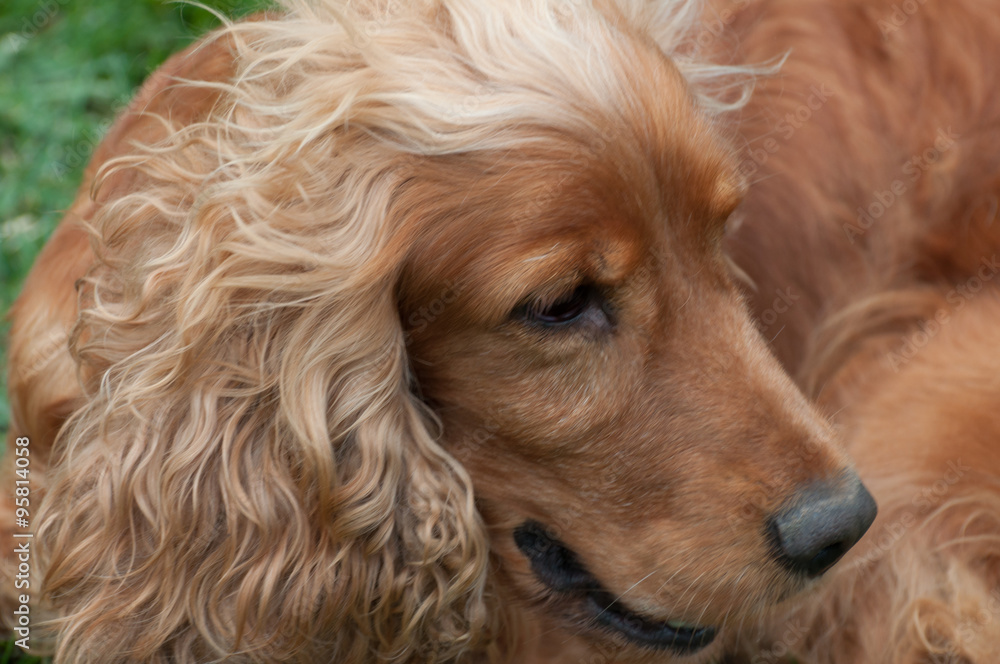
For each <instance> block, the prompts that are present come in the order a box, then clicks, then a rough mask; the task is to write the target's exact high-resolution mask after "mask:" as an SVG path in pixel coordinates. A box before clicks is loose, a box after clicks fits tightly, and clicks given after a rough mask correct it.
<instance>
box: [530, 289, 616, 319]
mask: <svg viewBox="0 0 1000 664" xmlns="http://www.w3.org/2000/svg"><path fill="white" fill-rule="evenodd" d="M521 312H522V316H523V317H524V318H525V320H527V321H529V322H532V323H538V324H541V325H544V326H546V327H553V326H563V325H569V324H572V323H575V322H577V321H580V320H582V319H584V318H586V317H588V315H589V314H594V315H596V316H599V317H600V318H601V319H603V321H604V322H607V316H606V314H605V312H604V310H603V299H602V298H601V296H600V294H599V293H598V291H597V289H596V288H594V287H593V286H590V285H586V284H585V285H582V286H577V287H576V288H575V289H574V290H573V291H571V292H569V293H567V294H565V295H563V296H561V297H559V298H557V299H556V300H555V301H552V302H534V303H531V304H528V305H526V306H525V307H523V308H522V310H521Z"/></svg>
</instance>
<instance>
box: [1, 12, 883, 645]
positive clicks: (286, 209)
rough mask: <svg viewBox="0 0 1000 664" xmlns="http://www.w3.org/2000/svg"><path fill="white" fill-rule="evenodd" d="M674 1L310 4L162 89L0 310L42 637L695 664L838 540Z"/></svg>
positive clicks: (712, 75)
mask: <svg viewBox="0 0 1000 664" xmlns="http://www.w3.org/2000/svg"><path fill="white" fill-rule="evenodd" d="M775 4H777V3H775ZM661 5H662V6H661V9H660V11H654V8H653V6H652V5H646V4H644V3H640V2H621V3H617V2H598V3H594V5H593V6H591V5H589V4H588V3H574V2H566V3H555V2H553V3H547V2H541V1H540V0H539V1H534V2H528V1H525V2H511V3H498V6H496V7H493V6H492V3H481V2H460V1H458V0H454V1H449V2H442V3H436V2H433V3H431V2H429V3H425V4H419V6H417V5H415V6H414V7H400V6H397V5H392V6H382V4H381V3H374V2H373V3H371V4H370V5H366V6H365V7H364V8H362V9H360V10H357V13H356V15H355V14H354V12H355V10H354V9H351V8H350V7H344V8H343V11H344V12H346V14H347V16H346V19H345V18H344V17H343V16H341V15H339V14H338V13H337V12H334V11H333V10H332V9H331V8H330V7H328V6H326V5H325V4H323V3H320V4H318V5H316V6H314V7H312V8H310V7H307V6H299V5H296V6H295V7H293V8H292V12H291V14H290V18H285V17H282V18H278V17H277V16H275V17H273V18H272V19H265V20H260V21H257V22H250V23H246V24H242V25H240V26H236V27H233V28H230V29H229V30H228V31H227V32H225V33H224V34H223V35H222V36H217V37H215V38H212V39H209V40H207V41H206V42H204V43H203V44H201V45H199V46H197V47H194V48H192V49H189V50H188V51H187V52H186V53H184V54H181V55H179V56H176V57H175V58H173V59H172V60H171V61H170V62H168V63H167V64H166V65H165V66H164V67H163V69H161V70H160V72H159V73H158V74H156V75H155V76H154V77H153V78H152V79H151V80H150V81H149V82H148V83H147V85H146V86H145V87H144V89H143V91H142V92H141V93H140V94H139V96H138V97H137V99H136V101H135V102H133V104H132V105H131V106H130V108H129V110H128V111H127V112H126V113H125V114H124V115H123V117H122V118H121V119H120V120H119V121H118V123H117V124H116V126H115V127H114V128H113V129H112V130H111V132H110V134H109V136H108V138H107V139H106V141H105V143H104V144H103V145H102V146H101V148H99V150H98V152H97V154H96V155H95V157H94V161H93V163H92V164H91V166H90V167H89V169H88V172H87V181H86V182H85V183H84V187H83V188H82V190H81V195H80V197H79V198H78V200H77V201H76V203H75V204H74V206H73V208H72V209H71V210H70V212H69V213H68V214H67V217H66V219H65V221H64V222H63V224H62V225H61V226H60V228H59V229H58V230H57V233H56V235H55V236H54V237H53V239H52V240H51V242H50V243H49V245H48V246H47V247H46V249H45V250H44V252H43V254H42V255H41V256H40V257H39V260H38V263H37V264H36V266H35V268H34V270H33V272H32V274H31V276H30V277H29V280H28V283H27V284H26V286H25V290H24V293H23V295H22V297H21V298H20V299H19V301H18V303H17V305H16V306H15V308H14V310H13V312H12V316H13V329H12V337H11V358H10V365H11V381H10V385H11V402H12V407H13V414H14V426H13V429H12V432H11V441H12V442H13V441H14V440H15V438H16V437H27V438H29V439H30V440H31V443H30V449H31V454H32V457H31V458H32V479H33V480H34V481H35V494H34V495H35V497H36V498H37V497H38V496H40V495H41V494H42V492H43V491H44V493H45V498H44V505H43V511H42V513H41V514H39V515H38V517H37V519H36V520H35V523H36V524H37V525H38V528H39V529H38V533H37V543H38V547H39V552H40V554H41V555H40V557H38V558H36V561H35V564H36V565H37V566H38V567H39V569H40V572H41V575H39V576H38V577H36V587H37V583H38V582H43V584H44V590H45V593H46V602H45V605H44V609H45V611H47V612H48V615H52V616H53V617H55V618H57V619H58V620H59V622H58V623H57V626H58V634H57V647H58V656H59V658H60V661H64V662H85V661H100V662H126V661H143V662H166V661H170V662H194V661H216V660H219V659H222V658H227V659H226V661H246V662H258V661H288V662H291V661H301V662H310V663H314V662H317V661H326V660H330V661H337V662H352V663H353V662H369V661H372V662H374V661H382V660H384V659H388V658H391V659H392V660H393V661H401V662H421V663H426V662H433V661H442V662H445V661H447V662H478V661H502V660H507V661H517V662H549V663H554V662H578V661H587V660H586V658H591V659H593V658H594V657H598V658H604V660H605V661H615V662H620V663H622V664H632V663H640V662H653V661H672V659H673V658H674V655H678V654H680V655H686V654H689V653H694V652H700V653H702V655H703V656H704V657H705V658H707V657H709V656H712V655H715V654H718V652H719V651H720V648H721V647H720V645H719V644H720V643H721V642H722V641H723V639H722V638H715V637H716V634H717V632H718V631H720V630H721V631H722V634H723V635H725V636H731V633H732V632H733V631H734V630H733V628H734V627H735V626H739V625H741V624H744V623H746V622H747V621H748V620H750V619H751V618H753V617H754V616H756V615H758V614H759V613H760V612H762V611H764V610H766V609H767V608H768V607H770V606H772V605H773V604H775V603H776V602H778V601H779V600H781V599H784V598H785V597H787V596H789V595H792V594H794V593H795V592H796V591H797V590H799V589H800V588H802V587H803V586H804V585H805V580H806V579H807V578H809V577H813V576H816V575H818V574H820V573H822V572H823V571H824V570H825V569H826V568H827V567H828V566H829V565H830V564H832V562H833V561H835V560H836V558H837V557H839V555H840V554H842V553H843V551H844V550H846V548H849V547H850V546H851V545H852V544H853V543H854V542H855V541H856V540H857V538H858V537H860V535H861V533H863V532H864V530H865V528H866V527H867V523H868V522H870V519H871V518H872V517H873V506H872V504H871V501H870V499H869V498H868V497H867V494H866V493H865V491H864V489H863V488H861V486H860V484H859V483H858V482H857V481H856V478H854V476H853V474H852V472H851V471H850V469H849V466H848V463H847V461H846V458H845V457H844V456H843V454H842V453H841V452H840V450H839V448H838V446H837V445H836V443H835V440H834V437H833V435H832V433H831V431H830V429H829V428H828V427H827V425H826V424H825V422H824V420H822V419H821V418H819V417H818V416H817V415H816V413H815V412H814V411H813V409H812V407H811V406H810V405H809V404H808V403H807V402H806V401H805V400H804V399H803V397H802V396H801V394H800V392H799V391H798V390H796V389H795V388H794V387H793V385H792V384H791V382H790V380H789V379H788V378H787V376H786V375H785V374H784V373H783V372H782V371H781V370H780V368H779V367H778V365H777V363H776V362H775V360H774V358H773V357H772V356H771V355H770V354H769V352H768V351H767V350H766V346H765V343H764V341H763V339H762V338H761V336H760V335H759V333H758V332H757V331H756V330H755V329H754V327H753V324H752V322H751V320H750V318H749V316H748V315H747V312H746V311H745V309H744V307H743V303H742V301H741V298H740V296H739V295H738V292H737V290H736V288H735V286H734V285H733V283H732V282H731V280H730V278H729V276H728V274H727V268H726V263H725V261H724V260H723V257H722V254H721V251H720V240H721V235H722V230H723V225H724V222H725V220H726V218H727V217H728V216H729V214H730V212H731V211H732V210H733V209H734V208H735V207H736V206H737V205H738V204H739V202H740V197H741V194H742V191H743V187H744V183H743V178H742V177H741V175H740V173H739V172H738V171H739V163H738V161H737V159H736V157H735V155H734V154H733V152H732V151H731V150H729V149H728V148H727V147H726V146H725V142H724V140H723V139H721V138H720V137H719V136H718V135H717V133H716V128H717V126H718V123H719V122H720V121H719V120H718V118H720V117H721V115H720V114H721V113H722V112H723V111H724V110H725V109H724V104H722V103H721V102H719V101H718V100H717V99H716V98H715V96H713V95H712V94H711V93H710V92H709V91H710V90H711V89H713V88H718V87H720V86H722V85H723V84H724V83H726V82H727V81H728V80H730V78H731V76H733V75H735V74H738V73H739V72H734V70H732V69H731V68H727V67H708V66H703V65H702V64H701V63H700V62H699V61H697V60H691V59H690V58H689V57H688V56H689V55H690V54H686V52H685V49H684V47H683V45H684V44H686V43H688V42H687V41H686V39H685V38H684V35H685V34H687V32H686V31H687V30H688V29H689V28H690V26H691V18H692V7H693V5H692V4H691V3H688V2H664V3H661ZM789 11H794V10H789ZM341 19H344V22H343V25H344V26H346V27H342V24H341ZM774 55H778V54H777V53H775V54H774ZM667 56H671V57H670V58H668V57H667ZM671 58H672V59H671ZM150 145H152V146H153V147H152V148H149V147H143V146H150ZM102 168H103V169H105V172H104V173H103V174H102V175H101V176H100V177H98V176H97V173H98V170H100V169H102ZM95 182H99V187H98V188H96V190H95V191H94V192H91V187H92V186H93V185H94V183H95ZM92 193H93V197H92ZM85 226H89V227H91V228H92V230H91V231H90V232H89V233H88V231H87V229H86V228H85ZM92 247H95V248H96V254H95V253H93V250H92ZM95 256H96V257H95ZM78 298H79V299H78ZM66 339H69V349H71V351H72V354H71V353H70V352H69V351H68V350H67V346H66V344H65V340H66ZM785 359H786V360H787V359H788V357H787V355H786V356H785ZM436 431H440V433H439V434H436V433H435V432H436ZM12 447H13V445H12ZM13 459H14V456H13V455H11V456H8V457H7V463H8V469H7V470H8V472H9V471H10V470H12V469H13V461H12V460H13ZM7 477H8V478H9V477H10V476H9V474H8V475H7ZM473 492H474V493H473ZM473 496H474V497H475V498H473ZM33 500H34V499H33ZM474 500H475V502H474ZM35 504H36V503H33V505H35ZM8 508H10V506H8ZM33 509H34V507H33ZM8 522H9V520H8ZM9 535H10V533H9V532H7V533H5V538H9ZM4 546H6V547H7V550H10V547H11V546H12V544H11V542H10V541H9V539H5V543H4ZM7 572H8V573H9V569H8V570H7ZM42 575H43V576H42ZM8 587H9V584H6V582H5V589H6V588H8ZM36 599H37V594H36ZM8 601H9V600H8ZM36 611H37V609H36ZM713 641H714V643H712V642H713ZM710 644H711V645H710ZM698 660H699V656H698V655H692V656H691V657H688V658H687V659H686V660H685V661H698Z"/></svg>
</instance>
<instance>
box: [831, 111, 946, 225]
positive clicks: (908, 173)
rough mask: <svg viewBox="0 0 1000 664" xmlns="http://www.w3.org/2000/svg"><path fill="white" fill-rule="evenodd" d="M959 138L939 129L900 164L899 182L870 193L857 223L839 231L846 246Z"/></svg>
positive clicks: (886, 209) (890, 205) (894, 181)
mask: <svg viewBox="0 0 1000 664" xmlns="http://www.w3.org/2000/svg"><path fill="white" fill-rule="evenodd" d="M959 138H961V136H959V135H958V134H956V133H955V132H954V131H952V129H951V127H948V129H939V130H938V133H937V136H936V137H935V138H934V144H933V145H931V146H930V147H929V148H927V149H926V150H924V151H923V152H921V153H920V154H916V155H913V156H912V157H910V158H909V159H908V160H907V161H905V162H904V163H903V165H902V167H901V168H900V172H901V174H902V175H903V176H904V177H903V178H897V179H895V180H893V181H892V183H890V184H889V186H888V187H887V188H886V189H882V190H880V191H874V192H872V201H871V202H870V203H869V204H868V205H867V206H862V207H859V208H858V209H857V221H856V222H855V223H853V224H851V223H848V224H844V225H843V227H842V228H843V229H844V233H845V234H846V235H847V239H848V240H849V241H850V243H851V244H854V243H855V242H856V241H857V239H858V238H859V237H862V236H864V234H865V233H867V232H868V230H869V229H870V228H871V227H872V226H874V225H875V222H876V221H878V220H879V219H881V218H882V216H883V215H885V213H886V212H887V211H888V210H889V208H891V207H892V206H893V205H895V204H896V202H897V201H898V200H899V199H900V198H902V197H903V196H904V195H905V194H906V192H907V191H909V189H910V187H911V186H912V185H913V184H914V183H916V182H917V181H918V180H920V178H921V177H922V176H923V174H924V173H926V172H927V171H928V170H930V168H931V166H933V165H934V164H936V163H938V162H939V161H941V157H942V155H944V153H945V152H947V151H948V150H950V149H952V148H953V147H954V146H955V143H956V142H957V141H958V139H959Z"/></svg>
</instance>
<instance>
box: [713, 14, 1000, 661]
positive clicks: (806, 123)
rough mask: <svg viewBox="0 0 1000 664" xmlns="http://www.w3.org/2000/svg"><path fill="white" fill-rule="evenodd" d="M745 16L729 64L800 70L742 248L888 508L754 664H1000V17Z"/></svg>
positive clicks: (758, 175) (758, 119) (767, 103)
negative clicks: (777, 63) (776, 61)
mask: <svg viewBox="0 0 1000 664" xmlns="http://www.w3.org/2000/svg"><path fill="white" fill-rule="evenodd" d="M731 4H732V6H734V7H735V9H736V11H735V13H733V14H732V15H729V17H728V26H729V27H730V28H731V30H732V32H731V33H730V35H729V39H730V41H729V42H727V44H726V45H723V44H722V42H721V41H720V48H731V47H734V45H737V44H738V46H735V48H737V49H738V50H739V52H740V53H741V55H740V56H738V58H737V60H739V59H740V58H745V59H746V60H747V61H759V60H760V59H761V58H766V57H770V56H772V55H774V54H775V53H780V52H784V51H787V52H788V53H789V57H788V59H787V61H786V62H785V63H784V66H783V68H782V72H781V73H780V74H779V75H777V76H775V77H771V78H768V79H766V80H762V81H761V82H760V85H759V86H758V89H757V90H756V92H755V94H754V96H753V98H752V100H751V102H750V104H749V105H748V106H747V107H746V108H745V109H744V111H743V117H744V121H743V123H742V125H741V132H742V135H743V136H744V138H745V139H746V141H747V147H746V149H745V150H744V151H743V153H742V154H743V157H744V164H746V165H747V168H746V169H745V170H746V172H748V173H751V179H752V180H753V184H752V186H751V190H750V194H749V195H748V197H747V199H746V201H745V202H744V204H743V206H742V207H741V208H740V209H739V210H738V211H737V218H740V219H742V225H740V226H739V227H738V228H737V229H736V230H735V231H734V233H733V234H732V235H731V237H730V238H729V242H728V245H727V248H728V249H729V251H730V252H731V253H732V255H733V256H734V257H735V258H736V260H737V263H738V264H739V265H740V267H741V268H742V269H743V270H744V271H746V272H747V273H748V275H749V277H750V279H751V280H752V281H753V283H754V288H755V290H754V292H753V294H752V295H751V298H752V299H753V301H754V309H755V311H756V313H757V315H758V316H760V318H761V326H762V327H763V328H764V333H765V336H767V337H768V338H770V339H772V340H773V346H774V348H775V350H776V352H777V353H778V355H779V357H780V358H781V359H782V361H783V362H784V364H785V366H786V367H788V368H789V369H790V370H791V371H793V372H794V373H795V374H796V375H797V376H798V377H799V378H800V381H801V383H802V385H803V386H804V387H806V388H807V392H808V393H811V394H812V395H814V396H816V397H817V398H819V400H820V402H821V404H822V405H823V407H824V409H825V410H826V411H827V412H829V413H831V414H832V415H834V420H835V423H836V425H837V426H838V428H839V430H840V433H841V435H842V437H843V438H844V440H845V441H846V443H847V446H848V450H849V452H850V453H851V454H852V456H854V457H855V459H856V460H857V463H858V467H859V472H860V474H861V476H862V478H863V479H864V480H865V482H866V484H867V485H868V486H869V487H870V488H871V489H872V493H873V494H874V496H875V498H876V500H878V502H879V517H878V519H877V520H876V522H875V525H874V526H873V530H872V532H871V533H870V534H869V536H868V537H866V539H865V541H864V543H863V544H862V545H861V546H859V547H858V548H857V549H855V550H854V551H852V552H851V554H849V556H848V559H847V560H845V562H844V563H842V564H841V565H840V566H838V568H836V569H835V571H834V572H833V573H832V575H831V578H830V579H829V582H828V583H826V584H825V585H824V587H823V592H822V594H819V595H813V596H810V597H809V598H808V599H807V600H806V601H805V602H803V603H801V604H800V605H798V606H796V607H793V608H791V609H789V610H788V611H787V612H786V613H784V614H783V615H780V616H779V617H778V618H776V619H775V620H774V621H773V623H772V625H771V626H770V628H769V629H768V630H767V632H766V640H765V641H763V642H762V643H755V642H754V640H753V639H750V642H751V645H750V646H748V647H747V648H746V649H745V651H744V657H745V658H746V660H747V661H750V662H754V663H755V664H756V663H761V662H776V661H782V660H781V656H782V655H783V654H784V653H787V652H792V653H795V654H796V655H797V657H798V659H799V660H800V661H803V662H809V663H822V664H863V663H871V664H876V663H878V664H883V663H884V664H926V663H928V662H949V663H955V664H957V663H960V662H961V663H963V664H972V663H975V664H985V663H987V662H995V661H997V644H998V643H1000V594H998V589H1000V585H998V583H1000V559H998V556H997V552H998V550H1000V548H998V545H1000V484H998V477H1000V461H998V459H1000V455H998V451H997V450H998V447H997V440H998V438H1000V419H998V416H997V412H998V410H997V404H998V403H1000V391H998V386H1000V383H998V382H997V379H996V376H997V375H998V370H1000V366H998V361H997V358H998V355H997V352H996V339H997V336H996V330H997V329H998V328H997V326H998V324H1000V297H998V294H1000V291H998V289H997V283H998V282H997V281H996V280H995V277H996V274H997V269H998V267H997V263H996V262H997V258H998V249H1000V233H998V232H997V226H996V223H995V222H996V214H997V203H998V194H1000V86H997V85H996V76H995V73H994V66H995V63H996V62H997V61H998V58H1000V3H997V2H983V1H977V2H973V1H963V0H954V1H950V2H947V3H944V2H941V3H936V2H912V3H900V2H894V1H881V0H864V1H859V0H849V1H846V2H826V1H823V0H807V1H803V0H796V1H794V2H791V1H784V0H761V1H759V2H758V1H754V2H749V3H748V2H737V3H731ZM903 5H906V7H907V8H908V9H904V7H903ZM911 10H912V11H911ZM900 12H901V13H900ZM817 88H823V95H824V96H825V97H826V98H827V99H826V100H825V101H823V102H822V103H820V104H813V106H815V108H809V112H808V113H807V112H804V111H802V112H801V116H800V118H798V119H797V120H796V122H797V125H796V124H788V123H787V121H786V124H784V125H782V124H781V122H782V120H783V119H784V118H785V117H786V115H787V114H794V113H796V111H797V110H801V109H802V108H807V107H808V106H807V103H808V99H809V96H810V95H811V94H813V91H815V90H816V89H817ZM802 118H805V119H804V120H802ZM799 120H801V121H799ZM769 138H770V139H773V141H774V142H773V143H771V144H770V145H769V146H768V147H765V141H767V140H768V139H769ZM772 148H773V149H772ZM760 150H763V152H760ZM754 151H757V152H754ZM894 183H895V184H894ZM894 186H895V188H896V190H895V191H893V187H894ZM859 208H860V210H859ZM862 213H864V214H862ZM865 215H867V217H866V216H865Z"/></svg>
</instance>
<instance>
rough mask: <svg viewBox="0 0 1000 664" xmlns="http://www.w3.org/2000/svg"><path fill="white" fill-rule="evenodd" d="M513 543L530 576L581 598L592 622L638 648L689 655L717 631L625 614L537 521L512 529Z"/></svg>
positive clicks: (572, 596)
mask: <svg viewBox="0 0 1000 664" xmlns="http://www.w3.org/2000/svg"><path fill="white" fill-rule="evenodd" d="M514 543H515V544H517V548H519V549H520V550H521V552H522V553H523V554H524V555H525V556H527V558H528V560H529V561H530V562H531V570H532V571H533V572H534V573H535V576H537V577H538V579H539V580H540V581H541V582H542V583H544V584H545V585H546V586H547V587H548V588H550V589H551V590H553V591H555V592H556V593H558V594H559V595H562V596H563V597H571V598H576V599H578V600H582V601H581V604H582V606H583V607H584V608H585V610H586V611H587V613H589V614H590V616H591V619H592V620H593V621H594V622H595V623H597V624H599V625H601V626H603V627H605V628H607V629H610V630H612V631H614V632H616V633H618V634H620V635H622V636H624V637H625V638H627V639H628V640H629V641H631V642H633V643H635V644H637V645H641V646H645V647H648V648H658V649H669V650H673V651H674V652H676V653H678V654H689V653H693V652H695V651H697V650H700V649H701V648H704V647H705V646H707V645H708V644H710V643H711V642H712V641H713V639H715V636H716V634H717V631H718V630H716V629H715V628H714V627H707V626H700V625H692V624H689V623H685V622H683V621H678V620H666V621H659V620H652V619H650V618H647V617H645V616H643V615H641V614H639V613H636V612H635V611H632V610H630V609H629V608H628V607H626V606H625V605H624V604H623V603H622V602H620V601H618V600H616V599H615V597H614V595H612V594H611V593H610V592H608V591H607V590H605V589H604V587H603V586H601V583H600V582H599V581H598V580H597V579H596V578H595V577H594V576H593V575H592V574H591V573H590V572H588V571H587V569H586V568H585V567H584V566H583V564H582V563H581V562H580V559H579V558H578V557H577V555H576V554H575V553H574V552H573V551H572V550H571V549H569V548H568V547H567V546H566V545H565V544H563V543H562V542H560V541H559V540H558V539H556V538H555V537H553V536H552V535H550V534H549V533H548V532H546V529H545V527H544V526H543V525H542V524H540V523H538V522H537V521H528V522H526V523H524V524H522V525H520V526H518V527H517V528H516V529H515V530H514Z"/></svg>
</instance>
